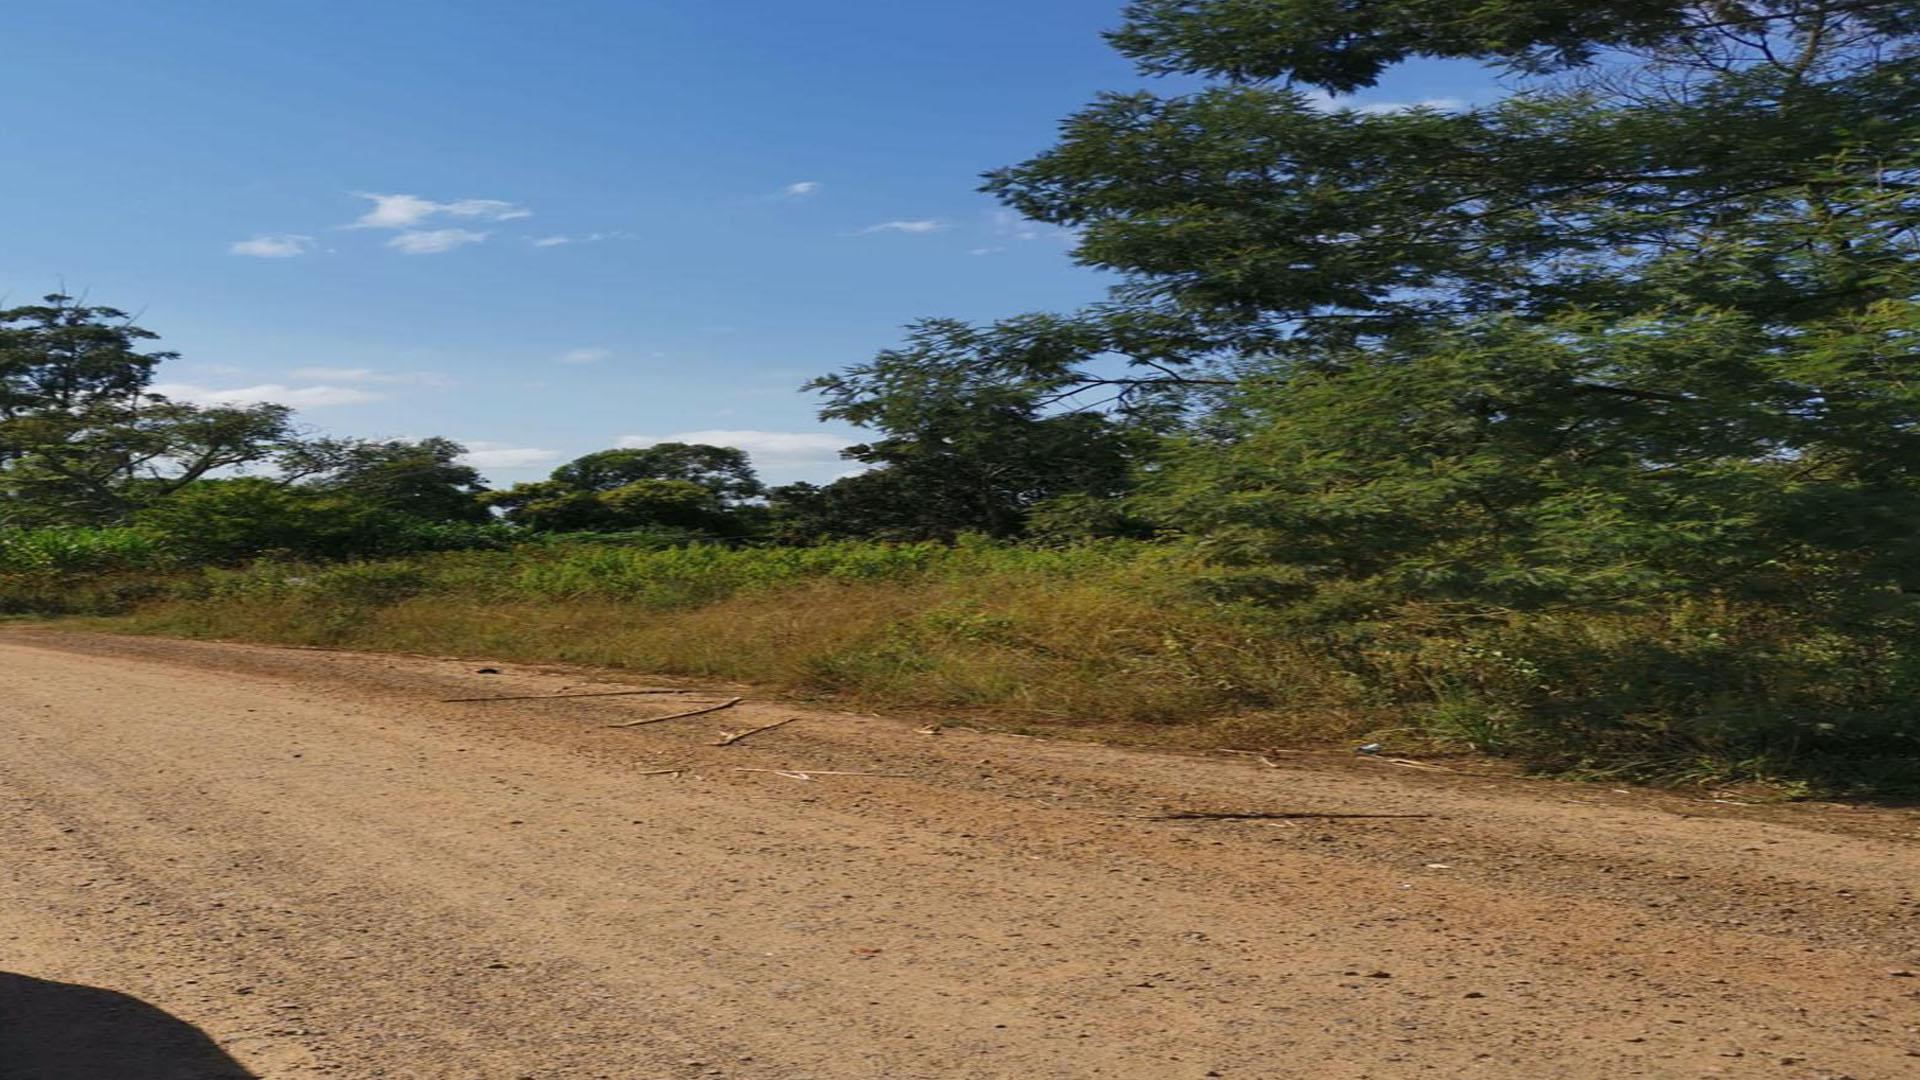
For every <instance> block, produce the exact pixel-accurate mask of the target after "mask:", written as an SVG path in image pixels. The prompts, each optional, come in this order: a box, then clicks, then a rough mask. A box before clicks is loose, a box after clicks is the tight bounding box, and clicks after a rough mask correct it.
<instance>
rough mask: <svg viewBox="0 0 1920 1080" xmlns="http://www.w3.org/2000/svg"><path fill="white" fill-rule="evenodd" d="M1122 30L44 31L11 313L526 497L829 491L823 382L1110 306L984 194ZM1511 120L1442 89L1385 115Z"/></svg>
mask: <svg viewBox="0 0 1920 1080" xmlns="http://www.w3.org/2000/svg"><path fill="white" fill-rule="evenodd" d="M1120 6H1121V5H1120V2H1119V0H1043V2H1038V3H1036V2H1034V0H964V2H961V0H952V2H948V0H921V2H914V3H900V2H898V0H894V2H888V3H883V2H878V0H821V2H816V3H813V4H805V5H801V4H791V3H775V2H762V0H626V2H620V3H614V2H604V3H596V2H578V0H549V2H547V3H542V4H530V3H526V2H524V0H518V2H513V3H498V2H476V0H462V2H460V3H437V2H420V0H407V2H403V3H393V2H391V0H389V2H386V3H379V4H374V3H363V2H358V0H349V2H330V3H320V2H318V0H314V2H309V3H299V4H295V3H280V2H272V0H257V2H254V3H249V4H245V5H236V4H231V3H214V2H190V0H174V2H169V3H165V4H153V3H151V2H150V0H148V2H141V3H121V2H97V0H96V2H88V3H71V4H42V5H31V6H21V7H16V9H15V10H13V11H11V12H10V13H9V16H8V24H7V31H6V37H7V52H8V57H9V58H8V62H7V63H6V64H5V65H0V132H4V138H5V141H6V146H7V153H6V156H5V163H4V165H0V215H4V231H3V232H0V236H4V244H0V291H4V294H5V296H6V297H7V298H9V299H10V300H11V301H12V302H22V301H24V300H26V299H27V298H30V297H34V296H38V295H40V294H42V293H45V292H49V291H52V290H54V289H55V288H59V287H65V288H66V289H68V290H69V291H74V292H84V293H85V294H86V295H87V296H88V297H89V298H90V300H91V301H92V302H94V303H103V304H109V305H112V306H116V307H122V308H127V309H130V310H135V311H138V312H139V313H140V316H141V321H142V323H143V324H144V325H146V326H147V327H148V328H150V329H153V330H156V331H158V332H160V333H161V334H162V335H163V337H164V339H165V344H166V346H167V347H170V348H173V349H177V350H179V351H180V352H182V353H183V354H184V356H183V357H182V359H181V360H179V361H177V362H173V363H170V364H167V365H165V366H164V367H163V368H162V371H161V374H160V378H159V380H158V381H159V383H160V384H161V387H162V388H163V389H165V390H167V391H168V392H169V393H171V394H173V395H175V396H180V397H185V398H190V399H196V400H210V401H211V400H257V399H262V398H266V399H273V400H280V401H284V402H286V403H288V404H292V405H295V406H297V407H299V408H300V417H301V420H302V422H303V423H304V424H307V425H311V426H312V427H315V428H318V429H323V430H326V431H328V432H332V433H337V434H349V435H363V436H405V437H419V436H425V435H445V436H449V437H452V438H456V439H459V440H461V441H463V442H466V443H467V444H469V445H470V446H473V447H476V448H477V452H476V454H475V461H476V463H477V464H479V465H480V466H481V467H482V468H483V470H484V471H485V472H486V473H487V474H488V475H489V476H490V477H491V478H493V479H494V480H495V481H496V482H510V481H513V480H518V479H527V478H531V477H535V476H539V475H542V474H544V473H545V472H546V471H547V470H548V469H550V468H551V467H552V465H554V464H556V463H558V462H559V461H562V460H565V459H566V458H569V457H572V456H576V455H578V454H581V453H585V452H588V451H591V450H596V449H602V448H605V447H608V446H612V445H616V444H620V443H622V442H623V441H625V442H627V443H629V444H638V443H641V442H644V441H645V440H647V439H656V438H661V437H667V436H678V435H688V434H693V435H696V436H698V437H702V438H707V439H710V440H718V441H728V442H732V443H734V444H737V445H742V446H744V447H746V448H747V449H749V450H750V451H752V452H753V453H754V455H755V458H756V461H757V462H758V463H759V464H760V465H761V468H762V470H763V472H764V473H765V474H766V475H767V476H768V478H769V479H772V480H774V481H784V480H790V479H796V478H806V479H816V480H818V479H829V478H831V477H833V476H835V475H838V474H840V473H843V472H845V471H846V469H847V465H846V463H844V462H840V461H838V460H837V459H836V457H835V455H834V453H833V451H834V449H835V448H836V447H837V446H838V445H841V444H843V443H845V442H851V441H857V440H856V438H855V436H854V435H853V433H852V432H850V431H848V430H847V429H844V428H840V429H835V428H831V427H825V426H822V425H820V424H818V423H817V422H816V421H815V419H814V415H813V414H814V410H815V403H814V401H813V400H812V399H811V398H809V397H808V396H806V395H802V394H800V393H797V392H796V387H797V386H798V385H799V384H800V383H801V382H803V381H804V380H805V379H807V378H808V377H810V376H813V375H816V374H821V373H825V372H827V371H831V370H834V369H836V368H839V367H842V366H844V365H846V364H849V363H854V362H858V361H860V360H862V359H864V358H866V357H867V356H869V355H870V354H872V353H873V352H874V351H875V350H877V349H879V348H883V347H885V346H887V345H889V344H892V343H893V342H894V341H896V340H897V338H898V336H899V333H898V330H899V327H900V326H901V324H903V323H905V322H907V321H909V320H911V319H913V318H916V317H920V316H928V315H943V316H957V317H961V318H972V319H987V318H992V317H995V316H1000V315H1006V314H1012V313H1015V312H1019V311H1026V310H1043V309H1060V308H1069V307H1073V306H1075V305H1078V304H1080V303H1083V302H1085V301H1088V300H1091V299H1094V298H1096V297H1097V296H1099V295H1100V293H1101V291H1102V290H1103V288H1104V287H1105V285H1106V281H1105V280H1104V279H1103V278H1102V277H1101V276H1100V275H1098V274H1095V273H1093V272H1091V271H1089V270H1086V269H1083V268H1079V267H1076V266H1074V265H1073V263H1072V261H1071V259H1070V257H1069V251H1070V247H1071V245H1070V243H1069V242H1068V241H1067V239H1066V238H1064V237H1062V236H1060V235H1059V234H1057V233H1056V232H1055V231H1054V230H1050V229H1046V228H1036V227H1032V226H1029V225H1025V224H1023V223H1020V222H1018V221H1015V220H1012V219H1009V218H1008V217H1006V216H1005V215H1004V214H1000V213H998V212H997V210H998V208H997V207H996V205H995V204H994V203H993V202H992V201H991V200H990V199H988V198H987V197H985V196H983V195H980V194H978V193H977V192H976V191H975V190H974V189H975V187H976V186H977V184H978V174H979V173H981V172H982V171H984V170H987V169H990V168H993V167H996V166H999V165H1004V164H1010V163H1013V162H1015V161H1018V160H1021V159H1022V158H1025V157H1027V156H1030V155H1031V154H1033V153H1035V152H1037V151H1039V150H1041V149H1044V148H1045V147H1046V146H1047V145H1048V144H1049V143H1050V142H1051V141H1052V136H1053V131H1054V127H1055V124H1056V123H1057V121H1058V120H1059V119H1060V118H1062V117H1064V116H1066V115H1067V114H1068V113H1070V112H1071V111H1073V110H1074V109H1075V108H1077V107H1078V106H1079V105H1081V104H1083V103H1084V102H1086V101H1087V100H1089V99H1090V98H1091V97H1092V96H1093V95H1094V94H1095V93H1097V92H1098V91H1100V90H1106V89H1130V88H1134V87H1137V86H1140V85H1142V80H1140V79H1139V78H1138V77H1137V76H1136V75H1135V74H1134V73H1133V72H1132V70H1131V69H1130V67H1129V65H1128V64H1127V63H1126V62H1125V61H1124V60H1122V59H1121V58H1120V57H1118V56H1117V55H1115V54H1113V53H1112V52H1111V51H1110V50H1108V49H1107V47H1106V46H1105V44H1104V43H1103V42H1102V41H1101V40H1100V37H1099V31H1100V30H1101V29H1103V28H1106V27H1109V26H1111V25H1113V24H1114V23H1115V22H1116V21H1117V13H1118V10H1119V8H1120ZM1488 92H1489V91H1488V87H1487V85H1486V80H1485V79H1484V78H1483V77H1481V76H1480V75H1479V74H1478V73H1475V72H1468V71H1462V70H1460V69H1458V68H1453V67H1445V66H1439V65H1415V66H1410V67H1409V68H1408V69H1407V70H1406V71H1404V72H1402V73H1399V74H1398V75H1397V76H1396V78H1395V79H1394V80H1393V81H1391V82H1389V83H1386V84H1383V85H1382V87H1381V88H1380V89H1379V91H1378V92H1375V93H1369V94H1366V95H1362V96H1361V100H1362V101H1363V102H1372V103H1376V104H1386V103H1392V102H1401V101H1417V100H1424V99H1476V98H1480V97H1485V96H1487V94H1488Z"/></svg>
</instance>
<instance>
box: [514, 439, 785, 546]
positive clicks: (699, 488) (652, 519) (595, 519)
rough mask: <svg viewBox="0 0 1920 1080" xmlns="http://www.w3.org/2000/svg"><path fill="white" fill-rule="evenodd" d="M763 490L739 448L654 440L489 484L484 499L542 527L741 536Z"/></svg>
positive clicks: (516, 521) (529, 524) (544, 529)
mask: <svg viewBox="0 0 1920 1080" xmlns="http://www.w3.org/2000/svg"><path fill="white" fill-rule="evenodd" d="M763 491H764V488H763V487H762V486H761V484H760V481H759V479H758V478H757V477H756V476H755V475H754V472H753V465H752V463H751V462H750V461H749V460H748V458H747V455H746V453H745V451H742V450H739V449H736V448H734V447H731V446H705V445H700V444H693V443H657V444H655V445H653V446H649V447H644V448H640V449H618V450H602V451H598V452H596V453H592V454H587V455H585V456H583V457H579V458H576V459H574V460H573V461H569V462H567V463H566V464H565V465H562V466H560V467H559V468H557V469H555V470H553V474H552V476H551V477H550V478H548V479H546V480H539V481H534V482H532V483H525V484H515V485H514V486H513V487H511V488H508V489H506V490H504V491H495V492H488V493H486V494H485V495H483V496H482V497H481V500H482V502H483V503H485V504H486V505H488V506H492V507H495V508H497V509H498V510H499V511H500V512H501V513H502V514H503V515H504V516H505V517H506V519H507V520H508V521H510V522H513V523H514V524H517V525H524V526H526V527H527V528H530V529H534V530H536V531H540V532H583V531H592V530H635V529H667V530H685V531H688V532H689V533H690V534H694V535H701V536H718V537H728V536H739V535H742V534H744V533H745V532H746V531H748V528H749V526H750V522H751V520H752V519H753V518H755V517H756V510H757V508H756V507H753V506H750V505H746V504H745V503H744V502H743V500H747V499H751V498H755V497H757V496H759V495H760V494H761V493H762V492H763Z"/></svg>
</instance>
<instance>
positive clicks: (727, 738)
mask: <svg viewBox="0 0 1920 1080" xmlns="http://www.w3.org/2000/svg"><path fill="white" fill-rule="evenodd" d="M798 719H800V718H799V717H797V716H789V717H787V718H786V719H785V720H775V721H774V722H773V723H771V724H761V725H760V726H759V727H757V728H753V729H751V730H748V731H742V732H740V733H738V734H734V733H731V732H725V733H722V734H723V736H724V737H723V738H721V739H720V740H719V741H718V742H716V743H714V744H713V745H715V746H732V745H733V744H734V743H737V742H739V741H740V740H742V739H744V738H746V737H747V736H749V735H758V734H760V733H761V732H763V731H772V730H773V729H774V728H777V727H782V726H784V725H787V724H791V723H793V722H794V721H795V720H798Z"/></svg>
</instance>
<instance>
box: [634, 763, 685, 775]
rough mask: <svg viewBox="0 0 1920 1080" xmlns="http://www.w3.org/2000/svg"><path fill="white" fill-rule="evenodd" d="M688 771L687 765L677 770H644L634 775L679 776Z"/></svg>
mask: <svg viewBox="0 0 1920 1080" xmlns="http://www.w3.org/2000/svg"><path fill="white" fill-rule="evenodd" d="M686 771H687V767H686V766H685V765H681V766H679V767H677V768H672V769H643V770H642V771H640V772H638V773H636V774H634V775H636V776H679V775H680V774H681V773H683V772H686Z"/></svg>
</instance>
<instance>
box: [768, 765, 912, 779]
mask: <svg viewBox="0 0 1920 1080" xmlns="http://www.w3.org/2000/svg"><path fill="white" fill-rule="evenodd" d="M733 771H734V772H763V773H772V774H773V775H775V776H784V777H786V778H787V779H789V780H811V779H813V778H814V777H816V776H890V777H894V778H895V779H905V778H907V776H908V775H909V774H907V773H897V772H838V771H835V770H832V769H746V768H740V767H738V766H736V767H735V768H734V770H733Z"/></svg>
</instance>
